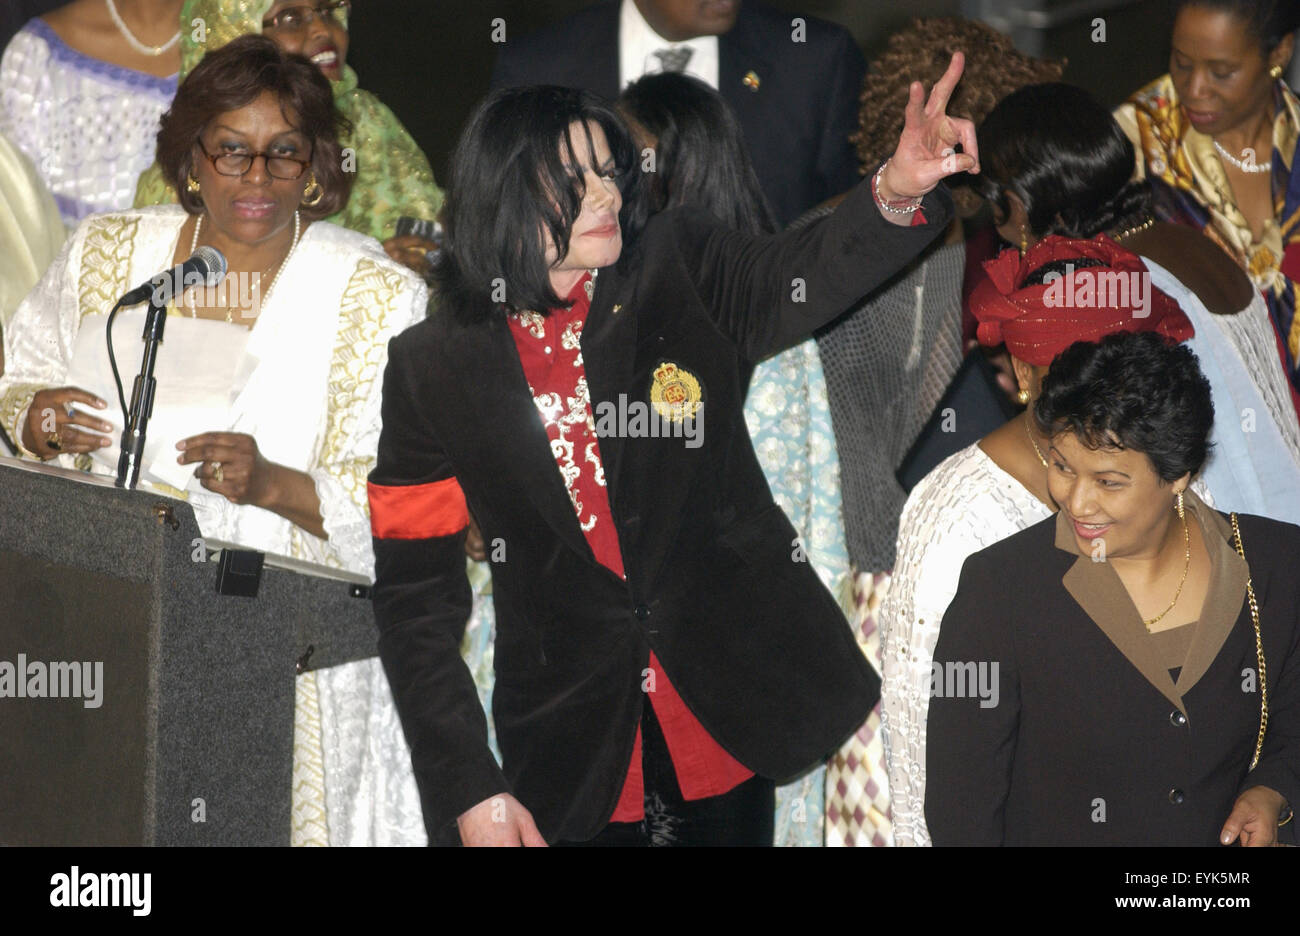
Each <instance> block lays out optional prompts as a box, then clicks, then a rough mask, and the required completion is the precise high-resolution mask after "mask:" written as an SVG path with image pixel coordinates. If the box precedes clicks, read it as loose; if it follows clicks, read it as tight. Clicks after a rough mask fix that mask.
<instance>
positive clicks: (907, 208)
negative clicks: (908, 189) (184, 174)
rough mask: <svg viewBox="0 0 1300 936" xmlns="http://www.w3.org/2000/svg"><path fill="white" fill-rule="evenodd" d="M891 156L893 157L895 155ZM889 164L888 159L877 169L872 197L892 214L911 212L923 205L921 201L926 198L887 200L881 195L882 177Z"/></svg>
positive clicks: (872, 185) (878, 205)
mask: <svg viewBox="0 0 1300 936" xmlns="http://www.w3.org/2000/svg"><path fill="white" fill-rule="evenodd" d="M890 158H891V159H892V158H893V157H890ZM888 165H889V160H888V159H886V160H885V161H884V162H882V163H881V164H880V168H879V169H877V170H876V174H875V176H873V177H872V179H871V197H872V198H874V199H875V200H876V205H877V207H879V208H880V210H881V211H888V212H889V213H890V214H898V215H905V214H911V213H912V212H914V211H916V210H917V209H918V208H920V207H921V202H922V201H923V200H924V199H923V198H900V199H898V200H897V201H892V202H891V201H886V200H885V199H884V198H882V197H881V195H880V177H881V176H883V175H884V174H885V167H886V166H888Z"/></svg>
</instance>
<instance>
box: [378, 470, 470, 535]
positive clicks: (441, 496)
mask: <svg viewBox="0 0 1300 936" xmlns="http://www.w3.org/2000/svg"><path fill="white" fill-rule="evenodd" d="M366 491H367V493H368V495H369V498H370V532H371V533H373V534H374V535H375V536H376V537H377V538H378V539H430V538H432V537H435V536H450V535H451V534H453V533H459V532H460V531H461V530H463V529H465V527H467V526H468V525H469V508H468V507H467V506H466V504H465V492H464V491H462V490H461V489H460V483H459V482H457V480H456V479H455V478H447V479H446V480H445V481H434V482H432V483H430V484H409V485H386V484H375V483H373V482H371V483H369V484H367V485H366Z"/></svg>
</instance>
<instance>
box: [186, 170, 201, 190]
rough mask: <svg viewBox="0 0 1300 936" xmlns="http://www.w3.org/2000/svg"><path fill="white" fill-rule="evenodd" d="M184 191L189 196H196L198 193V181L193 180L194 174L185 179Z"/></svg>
mask: <svg viewBox="0 0 1300 936" xmlns="http://www.w3.org/2000/svg"><path fill="white" fill-rule="evenodd" d="M185 191H187V192H189V193H190V194H191V195H197V194H198V193H199V180H198V179H196V178H194V173H192V172H191V173H190V174H189V175H188V176H187V177H186V179H185Z"/></svg>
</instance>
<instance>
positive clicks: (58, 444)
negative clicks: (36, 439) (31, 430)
mask: <svg viewBox="0 0 1300 936" xmlns="http://www.w3.org/2000/svg"><path fill="white" fill-rule="evenodd" d="M45 447H46V448H48V449H49V450H50V451H52V452H62V451H63V438H62V437H61V436H60V435H59V434H58V433H57V432H51V433H50V434H49V435H47V436H46V437H45Z"/></svg>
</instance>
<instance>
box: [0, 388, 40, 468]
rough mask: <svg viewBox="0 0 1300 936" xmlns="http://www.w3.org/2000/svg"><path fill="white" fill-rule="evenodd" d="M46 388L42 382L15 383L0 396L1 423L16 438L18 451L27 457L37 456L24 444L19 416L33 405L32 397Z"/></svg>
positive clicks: (10, 435) (12, 437) (15, 442)
mask: <svg viewBox="0 0 1300 936" xmlns="http://www.w3.org/2000/svg"><path fill="white" fill-rule="evenodd" d="M43 389H45V388H44V387H43V386H41V385H40V384H14V385H13V386H12V387H10V388H9V389H8V390H6V391H5V393H4V395H3V396H0V425H3V426H4V427H5V431H6V432H8V433H9V437H10V438H11V439H13V440H14V444H15V445H17V446H18V451H19V452H20V453H21V454H22V455H24V456H26V457H27V458H37V457H39V456H37V455H36V453H35V452H29V451H27V447H26V446H25V445H23V432H22V427H21V426H19V425H18V417H19V416H21V415H22V414H23V413H24V412H26V410H27V408H28V407H29V406H31V405H32V398H33V397H35V396H36V394H37V393H39V392H40V391H41V390H43Z"/></svg>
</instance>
